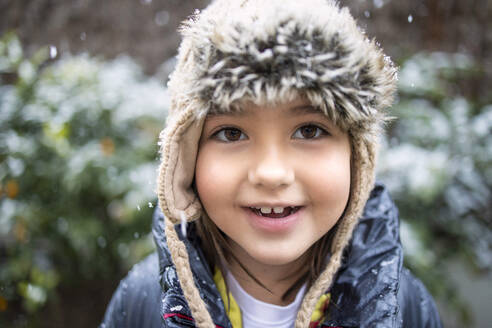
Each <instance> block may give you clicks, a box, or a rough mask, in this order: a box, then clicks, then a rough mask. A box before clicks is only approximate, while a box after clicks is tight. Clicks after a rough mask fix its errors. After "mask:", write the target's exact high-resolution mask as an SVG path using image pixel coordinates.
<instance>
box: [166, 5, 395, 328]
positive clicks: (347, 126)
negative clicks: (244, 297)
mask: <svg viewBox="0 0 492 328" xmlns="http://www.w3.org/2000/svg"><path fill="white" fill-rule="evenodd" d="M181 33H182V36H183V40H182V43H181V46H180V48H179V53H178V62H177V67H176V69H175V71H174V72H173V74H172V75H171V78H170V81H169V85H168V86H169V92H170V94H171V107H170V110H169V116H168V118H167V122H166V127H165V129H164V130H163V131H162V133H161V154H162V161H161V165H160V169H159V170H160V171H159V178H158V196H159V204H160V207H161V209H162V211H163V213H164V215H165V221H166V230H165V231H166V238H167V242H168V246H169V249H170V252H171V256H172V260H173V262H174V264H175V265H176V271H177V274H178V278H179V281H180V284H181V287H182V289H183V293H184V295H185V297H186V299H187V301H188V304H189V306H190V309H191V312H192V315H193V318H194V320H195V322H196V325H197V326H198V327H210V328H211V327H215V325H214V324H213V321H212V319H211V317H210V314H209V313H208V311H207V309H206V306H205V304H204V302H203V300H202V299H201V298H200V294H199V292H198V289H197V287H196V285H195V283H194V280H193V275H192V272H191V268H190V264H189V260H188V253H187V251H186V247H185V245H184V244H183V242H182V241H181V240H180V239H179V237H178V235H177V233H176V230H175V225H176V224H178V223H180V222H190V221H193V220H195V219H198V218H200V216H201V215H202V211H203V210H202V206H201V204H200V201H199V199H198V195H197V194H196V193H195V191H194V189H193V187H192V183H193V178H194V170H195V163H196V157H197V149H198V142H199V139H200V136H201V133H202V127H203V123H204V120H205V117H206V115H207V113H211V112H214V113H217V112H219V113H226V112H230V111H234V110H235V109H236V108H238V107H239V105H240V104H242V103H243V102H245V101H252V102H254V103H256V104H258V105H260V104H272V103H276V102H277V103H278V102H279V101H284V102H285V101H288V100H293V99H294V98H296V97H298V96H303V97H306V98H307V99H308V100H309V101H310V102H311V103H312V105H313V106H316V107H318V108H320V110H321V111H323V113H324V114H325V115H327V116H328V117H329V118H330V119H331V120H332V121H333V122H335V123H336V124H337V125H338V126H339V127H340V128H341V129H342V130H343V131H346V132H347V133H348V135H349V137H350V142H351V147H352V153H351V187H350V196H349V201H348V204H347V207H346V210H345V212H344V215H343V217H342V218H341V219H340V220H339V222H338V225H337V228H336V229H337V230H336V232H335V235H334V237H333V242H332V245H331V256H330V259H329V261H328V263H327V265H326V267H325V268H324V270H323V271H322V273H321V274H320V276H319V278H318V279H317V280H316V281H315V282H314V283H313V284H312V286H311V287H310V289H309V290H308V292H307V293H306V295H305V297H304V300H303V302H302V305H301V308H300V310H299V312H298V314H297V319H296V324H295V327H297V328H301V327H302V328H305V327H308V326H309V321H310V318H311V313H312V311H313V309H314V307H315V305H316V302H317V300H318V299H319V297H320V296H321V294H323V293H325V292H326V290H327V289H328V288H329V287H330V285H331V283H332V281H333V277H334V275H335V273H336V271H337V270H338V268H339V267H340V264H341V260H342V253H343V250H344V248H345V246H346V245H347V244H348V243H349V240H350V238H351V236H352V231H353V229H354V227H355V225H356V224H357V221H358V218H359V217H360V215H361V214H362V210H363V208H364V205H365V203H366V201H367V199H368V197H369V193H370V191H371V189H372V186H373V182H374V165H375V160H376V153H377V147H378V137H379V134H380V131H381V127H382V124H383V123H384V121H385V109H386V108H387V107H389V106H390V105H391V103H392V101H393V93H394V91H395V88H396V69H395V68H394V66H393V64H392V62H391V60H390V59H389V58H388V57H386V56H384V54H383V53H382V51H381V50H380V49H379V46H378V45H377V44H376V43H375V42H374V41H371V40H369V39H368V38H367V37H366V36H365V34H364V32H363V31H362V30H360V29H359V28H358V27H357V26H356V23H355V20H354V19H353V17H352V16H351V15H350V13H349V11H348V10H347V9H346V8H343V9H341V8H339V7H338V4H337V3H336V2H335V1H330V0H303V1H298V0H268V1H264V0H215V1H213V2H212V4H211V5H209V6H208V7H207V8H206V9H205V10H203V11H202V12H201V13H197V14H195V15H194V16H192V17H191V18H190V19H189V20H188V21H187V22H185V24H184V25H183V27H182V29H181Z"/></svg>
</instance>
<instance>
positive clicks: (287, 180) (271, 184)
mask: <svg viewBox="0 0 492 328" xmlns="http://www.w3.org/2000/svg"><path fill="white" fill-rule="evenodd" d="M256 156H258V158H257V160H256V161H254V162H253V165H251V168H250V169H249V171H248V180H249V182H250V183H252V184H253V185H255V186H261V187H265V188H267V189H276V188H279V187H284V186H288V185H290V184H292V183H293V182H294V180H295V174H294V169H293V168H292V166H291V165H290V164H289V161H287V160H286V156H282V154H281V153H280V152H279V151H277V150H274V149H271V147H270V149H269V151H267V152H263V153H262V154H258V155H256Z"/></svg>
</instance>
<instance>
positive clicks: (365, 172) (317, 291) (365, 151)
mask: <svg viewBox="0 0 492 328" xmlns="http://www.w3.org/2000/svg"><path fill="white" fill-rule="evenodd" d="M352 145H353V147H352V149H353V153H352V156H353V159H352V167H353V171H352V172H354V173H355V174H354V175H353V179H352V184H353V185H352V188H351V196H350V204H349V207H348V208H347V212H346V213H345V216H344V217H343V218H342V219H341V220H342V221H341V222H340V225H339V226H338V229H337V232H336V234H335V237H334V239H333V242H332V247H331V248H332V256H331V258H330V261H329V263H328V265H327V267H326V268H325V270H324V271H323V272H322V273H321V274H320V276H319V277H318V279H317V280H316V281H315V283H314V284H313V285H312V286H311V288H310V289H309V291H308V292H307V293H306V295H305V296H304V299H303V301H302V304H301V307H300V309H299V312H298V313H297V318H296V322H295V328H307V327H309V323H310V320H311V315H312V312H313V310H314V308H315V306H316V302H317V301H318V300H319V298H320V297H321V295H322V294H323V293H325V292H326V290H327V289H328V288H329V287H330V286H331V284H332V281H333V277H334V276H335V274H336V272H337V271H338V269H339V268H340V265H341V262H342V256H343V250H344V248H345V246H346V245H347V244H348V243H349V241H350V239H351V238H352V232H353V230H354V228H355V226H356V224H357V222H358V218H359V217H360V215H361V214H362V211H363V209H364V204H365V203H366V201H367V199H368V197H369V193H370V190H371V188H372V185H373V181H374V175H373V168H374V158H373V157H370V156H374V155H375V150H374V145H372V144H370V143H369V142H367V141H364V140H361V138H358V137H354V138H353V139H352Z"/></svg>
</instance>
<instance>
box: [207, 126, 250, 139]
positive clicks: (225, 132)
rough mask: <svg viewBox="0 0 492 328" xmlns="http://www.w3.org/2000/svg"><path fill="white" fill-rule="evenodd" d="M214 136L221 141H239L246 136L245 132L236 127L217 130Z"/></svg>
mask: <svg viewBox="0 0 492 328" xmlns="http://www.w3.org/2000/svg"><path fill="white" fill-rule="evenodd" d="M214 136H215V137H216V138H217V139H219V140H220V141H224V142H233V141H239V140H243V139H245V138H246V136H245V135H244V133H242V132H241V130H239V129H236V128H224V129H222V130H219V131H217V132H216V133H215V134H214Z"/></svg>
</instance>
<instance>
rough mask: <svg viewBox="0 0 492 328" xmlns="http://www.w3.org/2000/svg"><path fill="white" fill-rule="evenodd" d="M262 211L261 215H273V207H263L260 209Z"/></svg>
mask: <svg viewBox="0 0 492 328" xmlns="http://www.w3.org/2000/svg"><path fill="white" fill-rule="evenodd" d="M260 211H261V213H263V214H270V213H272V208H271V207H262V208H261V209H260Z"/></svg>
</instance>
